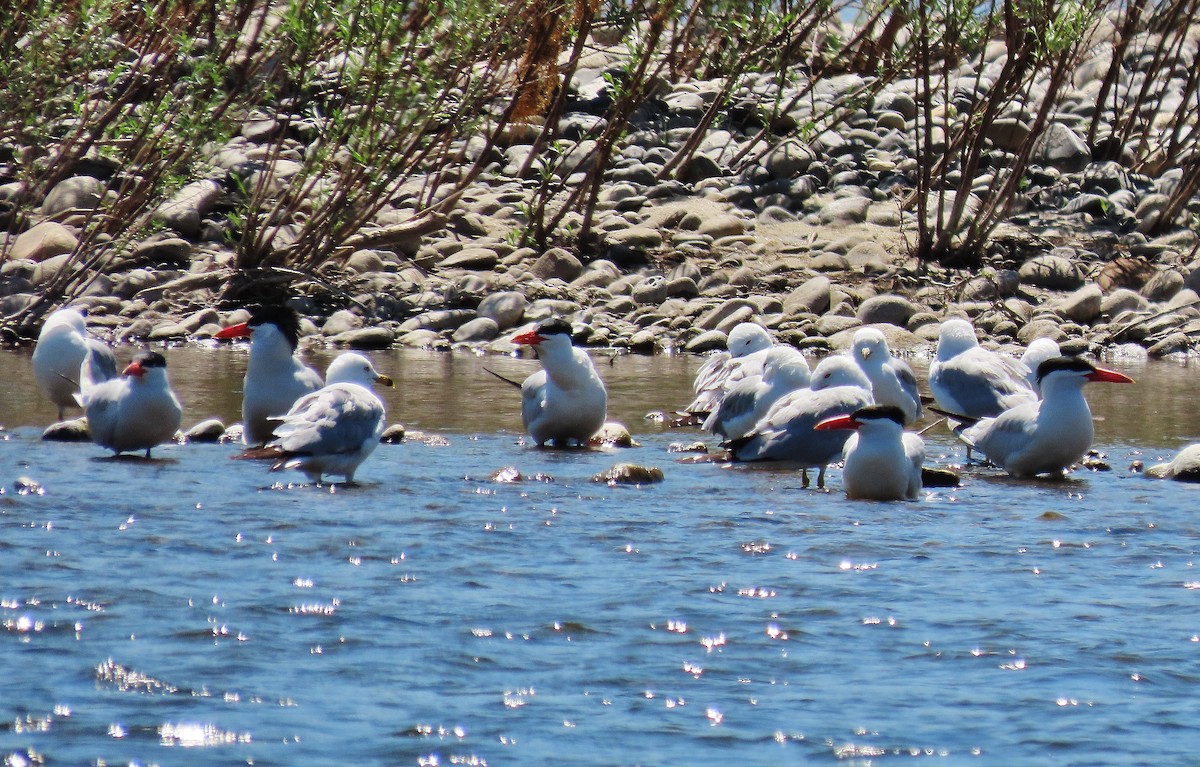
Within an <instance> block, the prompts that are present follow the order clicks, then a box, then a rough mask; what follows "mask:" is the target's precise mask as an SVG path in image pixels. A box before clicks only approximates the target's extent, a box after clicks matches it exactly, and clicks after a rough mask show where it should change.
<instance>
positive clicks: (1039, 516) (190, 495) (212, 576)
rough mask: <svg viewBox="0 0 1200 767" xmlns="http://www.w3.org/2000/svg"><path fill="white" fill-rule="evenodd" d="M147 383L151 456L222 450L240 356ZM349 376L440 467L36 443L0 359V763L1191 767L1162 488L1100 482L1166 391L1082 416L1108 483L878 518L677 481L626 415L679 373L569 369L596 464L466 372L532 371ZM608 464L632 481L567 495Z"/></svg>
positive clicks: (1192, 668) (1192, 546) (1025, 491)
mask: <svg viewBox="0 0 1200 767" xmlns="http://www.w3.org/2000/svg"><path fill="white" fill-rule="evenodd" d="M167 356H168V361H169V364H170V371H171V375H172V378H173V381H174V383H175V386H176V389H177V390H178V391H179V394H180V397H181V399H182V400H183V401H184V404H185V408H186V412H185V425H190V424H192V423H195V422H197V421H199V420H201V419H202V418H205V417H208V416H217V417H221V418H223V419H225V420H227V421H231V420H234V419H236V416H237V411H238V407H239V402H240V385H241V383H240V379H241V373H242V370H243V369H244V364H245V353H244V350H232V351H231V350H229V349H204V348H186V349H173V350H170V351H168V352H167ZM310 356H312V357H313V358H314V359H316V360H319V361H324V360H326V359H328V356H329V355H327V354H324V353H322V354H314V355H310ZM373 356H374V358H375V361H376V365H377V367H378V368H379V369H380V370H381V372H385V373H388V374H390V375H392V376H393V377H395V378H396V379H397V381H398V382H399V388H398V390H396V391H394V392H389V393H388V394H387V395H386V397H385V398H386V400H387V403H388V406H389V411H390V416H391V417H390V419H389V420H391V421H399V422H403V423H405V424H406V425H408V426H409V427H410V428H413V429H422V430H428V431H433V432H436V433H438V434H441V435H443V436H445V437H446V439H447V440H448V442H449V444H448V445H438V444H423V443H407V444H402V445H395V446H390V445H383V446H381V447H380V448H379V450H378V451H377V452H376V453H375V454H374V455H373V456H372V457H371V458H370V459H368V461H367V463H365V464H364V465H363V467H362V469H361V470H360V472H359V479H360V481H361V482H362V484H361V485H360V486H358V487H353V488H341V487H337V488H335V489H333V490H330V489H329V488H318V487H314V486H308V485H301V484H294V485H289V484H281V483H287V482H288V481H294V482H297V483H298V482H299V480H300V476H299V475H297V476H288V475H279V474H268V473H267V472H266V468H265V467H264V466H263V465H262V464H261V463H257V462H251V461H233V460H229V458H230V456H231V455H233V454H234V453H235V452H236V448H234V447H233V446H227V445H189V446H186V447H180V446H165V447H163V448H160V449H158V450H156V451H155V456H156V460H154V461H151V462H146V461H141V460H116V461H114V460H110V459H105V458H104V457H103V455H104V454H103V451H101V450H99V449H97V448H95V447H93V446H91V445H70V444H52V443H45V442H42V441H40V439H39V436H40V430H41V426H42V425H44V424H46V423H48V422H49V421H50V420H52V419H53V416H54V411H53V409H52V408H51V406H50V405H49V404H48V403H46V402H45V401H43V400H41V399H40V398H39V397H38V396H37V394H36V392H35V390H34V386H33V383H32V377H31V375H30V374H29V372H28V354H27V353H22V352H4V353H0V375H3V376H4V377H5V379H6V380H7V381H8V382H9V385H8V387H7V390H6V392H5V394H4V396H3V400H2V401H0V422H3V423H5V424H6V425H7V426H8V427H9V431H8V433H7V435H6V436H7V439H5V440H3V441H0V467H2V469H3V473H2V474H0V482H2V483H3V493H2V494H0V626H2V627H3V631H0V669H2V670H3V680H4V681H3V685H2V688H0V689H2V692H0V754H3V755H5V756H6V758H7V760H8V762H7V763H13V764H25V763H29V762H35V761H36V759H37V758H39V757H40V758H44V759H45V760H46V762H47V763H58V764H98V763H105V764H163V765H170V764H184V763H203V764H251V763H252V764H255V765H297V764H335V763H339V764H341V763H344V764H371V765H374V764H414V765H433V764H438V765H448V764H491V765H502V764H530V765H534V764H560V763H561V764H571V765H633V764H641V765H728V764H735V763H736V764H767V763H791V764H833V763H844V764H861V765H866V764H882V763H898V762H903V763H914V759H915V761H916V763H935V764H946V765H951V764H980V765H984V764H987V765H992V764H995V765H1018V764H1019V765H1042V764H1044V765H1089V766H1092V765H1130V764H1185V763H1190V762H1193V761H1194V760H1195V754H1196V751H1197V747H1198V746H1200V736H1197V735H1196V734H1195V726H1194V725H1195V708H1194V707H1195V702H1194V701H1195V689H1196V684H1197V683H1198V682H1200V610H1198V609H1197V607H1198V601H1197V600H1200V573H1198V572H1197V571H1196V568H1195V567H1194V566H1193V561H1194V560H1195V558H1196V549H1197V542H1198V541H1200V516H1198V515H1197V509H1198V507H1200V495H1197V493H1200V488H1197V487H1194V486H1188V485H1182V484H1178V483H1171V482H1153V481H1150V480H1146V479H1144V478H1142V477H1140V476H1138V475H1136V474H1133V473H1131V472H1130V471H1129V470H1128V466H1129V465H1130V463H1131V462H1132V461H1133V460H1135V459H1140V460H1145V461H1146V462H1147V463H1153V462H1157V461H1159V460H1163V459H1165V458H1166V457H1168V456H1169V455H1171V454H1172V453H1173V451H1174V450H1175V449H1177V448H1178V447H1180V446H1181V445H1183V444H1185V443H1187V442H1188V441H1192V440H1195V439H1197V438H1200V417H1198V416H1197V413H1196V408H1195V407H1194V405H1193V403H1194V401H1195V397H1196V394H1197V386H1196V385H1195V384H1194V383H1193V379H1194V377H1195V374H1196V370H1195V368H1194V367H1192V366H1189V365H1186V364H1176V363H1165V362H1156V363H1136V364H1132V363H1126V364H1123V365H1122V364H1116V365H1114V366H1116V367H1120V368H1121V369H1123V370H1125V371H1126V372H1129V373H1130V374H1132V375H1134V376H1135V377H1136V378H1138V380H1139V383H1138V385H1136V386H1103V385H1096V386H1092V387H1090V388H1089V395H1090V399H1091V401H1092V403H1093V410H1094V411H1095V413H1096V415H1097V417H1098V418H1099V419H1100V423H1098V424H1097V447H1098V448H1099V449H1101V450H1102V451H1103V452H1105V453H1106V454H1107V456H1108V460H1109V462H1110V464H1111V465H1112V467H1113V470H1112V471H1110V472H1081V473H1076V474H1074V475H1073V476H1072V478H1071V479H1069V480H1067V481H1062V482H1024V481H1022V482H1018V481H1013V480H1008V479H1004V478H1002V477H1000V476H998V475H997V473H996V472H995V471H993V470H989V469H983V468H968V469H967V470H966V476H965V483H964V485H963V486H962V487H961V488H958V489H955V490H952V491H948V490H936V491H927V494H926V497H925V498H924V499H923V500H921V501H919V502H916V503H897V504H880V503H867V502H851V501H847V500H846V499H845V498H844V497H843V496H842V495H841V493H840V492H839V488H840V479H839V474H838V471H837V470H836V469H835V470H831V472H830V476H829V486H830V491H829V492H822V491H818V490H815V489H805V488H803V487H801V482H800V478H799V476H798V475H796V474H794V473H791V472H781V471H762V470H758V471H756V470H745V469H730V468H726V467H722V466H718V465H705V464H699V465H690V464H681V463H678V462H677V460H676V459H677V456H676V455H674V454H670V453H668V452H667V446H668V445H669V444H670V443H672V442H690V441H693V440H695V439H699V438H700V437H701V435H700V434H699V432H697V431H694V430H670V429H664V428H662V427H660V426H658V425H655V424H653V423H651V422H647V421H644V420H643V418H642V416H643V415H644V414H645V413H646V412H647V411H650V410H654V409H659V408H669V407H673V406H679V405H682V404H684V403H685V402H686V401H687V400H688V399H689V393H690V390H689V385H690V378H691V374H692V372H694V370H695V369H696V367H697V365H698V364H699V360H697V359H695V358H687V357H667V358H645V357H617V358H614V359H612V360H611V364H608V361H607V360H606V361H605V364H604V365H603V366H602V374H603V375H604V376H605V378H606V379H607V381H608V383H609V386H610V391H611V393H612V399H613V403H614V407H613V412H612V416H613V417H614V418H617V419H619V420H622V421H624V422H625V423H626V424H628V425H629V426H630V427H631V429H632V430H633V431H634V432H635V435H636V438H637V439H638V441H639V442H640V443H641V445H642V446H641V447H640V448H635V449H631V450H624V451H619V452H615V453H613V452H578V451H571V452H554V451H539V450H535V449H533V448H530V447H528V446H524V445H521V444H518V441H519V436H520V420H519V416H518V415H517V412H518V403H517V395H516V392H515V391H513V390H512V389H510V388H509V387H507V386H506V385H505V384H503V383H501V382H499V381H497V380H496V379H494V378H492V377H491V376H489V375H488V374H487V373H486V372H485V370H484V368H485V366H486V367H487V368H490V369H493V370H495V371H497V372H500V373H503V374H505V375H507V376H509V377H511V378H519V377H520V376H522V375H523V374H525V373H526V372H528V371H530V370H532V369H533V365H535V364H536V363H533V362H531V361H528V360H516V359H508V358H495V357H489V358H480V357H475V356H471V355H465V354H463V355H448V354H433V353H421V352H388V353H381V354H377V355H373ZM927 440H928V443H929V455H930V458H931V463H938V464H947V463H951V462H953V461H957V460H961V457H962V450H961V449H960V448H959V447H958V446H956V445H955V444H954V443H953V441H952V440H951V439H949V437H948V436H947V435H946V434H945V432H943V431H942V430H941V428H940V427H935V428H934V429H933V430H931V431H930V433H929V434H928V435H927ZM618 461H634V462H637V463H641V464H646V465H653V466H658V467H660V468H662V469H663V470H664V471H665V472H666V476H667V478H666V481H665V482H663V483H661V484H658V485H653V486H647V487H642V488H632V487H615V488H610V487H607V486H605V485H598V484H594V483H592V482H590V481H589V478H590V477H591V476H592V475H593V474H595V473H596V472H598V471H601V470H603V469H605V468H608V467H610V466H611V465H613V464H614V463H616V462H618ZM504 466H515V467H517V468H518V469H519V470H520V471H521V472H522V473H523V474H524V475H525V476H526V477H527V478H529V479H526V480H525V481H523V482H517V483H499V482H495V481H492V480H491V479H490V476H491V475H492V473H493V472H495V471H496V470H497V469H499V468H501V467H504ZM19 477H27V478H30V479H32V480H35V481H36V482H37V483H39V485H40V488H41V490H40V492H31V493H22V491H21V486H19V485H18V483H17V482H16V480H17V479H18V478H19ZM181 749H182V750H181Z"/></svg>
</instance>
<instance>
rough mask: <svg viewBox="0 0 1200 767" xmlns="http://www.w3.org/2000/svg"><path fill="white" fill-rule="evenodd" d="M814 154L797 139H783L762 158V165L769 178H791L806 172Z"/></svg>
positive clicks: (813, 160)
mask: <svg viewBox="0 0 1200 767" xmlns="http://www.w3.org/2000/svg"><path fill="white" fill-rule="evenodd" d="M816 159H817V158H816V155H815V154H813V151H812V150H811V149H809V148H808V146H806V145H805V144H802V143H800V142H799V141H793V140H788V141H784V142H782V143H781V144H779V145H778V146H776V147H775V148H774V149H772V150H771V151H770V152H769V153H767V156H766V157H764V158H763V167H765V168H766V169H767V174H768V175H769V176H770V177H771V178H792V177H793V176H800V175H803V174H804V173H807V172H808V169H809V167H811V166H812V164H813V163H814V162H815V161H816Z"/></svg>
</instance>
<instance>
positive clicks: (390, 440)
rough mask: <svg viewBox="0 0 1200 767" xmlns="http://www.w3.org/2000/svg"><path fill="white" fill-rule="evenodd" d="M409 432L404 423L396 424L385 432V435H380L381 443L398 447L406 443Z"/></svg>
mask: <svg viewBox="0 0 1200 767" xmlns="http://www.w3.org/2000/svg"><path fill="white" fill-rule="evenodd" d="M406 433H407V430H406V429H405V428H404V424H402V423H394V424H392V425H391V426H389V427H387V428H386V429H384V430H383V434H381V435H379V441H380V442H382V443H384V444H385V445H398V444H400V443H401V442H403V441H404V437H405V435H406Z"/></svg>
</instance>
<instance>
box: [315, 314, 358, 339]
mask: <svg viewBox="0 0 1200 767" xmlns="http://www.w3.org/2000/svg"><path fill="white" fill-rule="evenodd" d="M362 324H363V321H362V317H359V316H358V315H357V314H355V313H354V312H352V311H350V310H348V309H341V310H338V311H336V312H334V313H333V314H331V315H329V318H328V319H326V320H325V323H324V324H323V325H321V332H322V333H323V334H325V335H327V336H336V335H339V334H341V333H345V332H347V331H350V330H354V329H356V328H360V327H362Z"/></svg>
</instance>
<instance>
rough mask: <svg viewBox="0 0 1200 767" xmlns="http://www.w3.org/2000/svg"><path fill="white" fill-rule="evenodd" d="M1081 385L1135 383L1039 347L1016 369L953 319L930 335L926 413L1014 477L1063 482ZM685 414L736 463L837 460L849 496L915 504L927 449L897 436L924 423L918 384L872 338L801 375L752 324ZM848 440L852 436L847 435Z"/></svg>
mask: <svg viewBox="0 0 1200 767" xmlns="http://www.w3.org/2000/svg"><path fill="white" fill-rule="evenodd" d="M1090 381H1100V382H1107V383H1132V382H1133V379H1131V378H1129V377H1128V376H1126V375H1124V374H1122V373H1118V372H1116V371H1113V370H1106V369H1103V368H1098V367H1096V366H1095V365H1093V364H1092V363H1091V362H1089V361H1087V360H1085V359H1082V358H1079V357H1068V356H1062V355H1061V354H1060V351H1059V348H1058V344H1056V343H1055V342H1054V341H1052V340H1049V339H1039V340H1037V341H1035V342H1033V343H1032V344H1030V346H1029V348H1028V349H1027V350H1026V351H1025V353H1024V355H1023V356H1022V357H1021V359H1015V358H1012V357H1007V356H1004V355H1002V354H999V353H997V352H994V351H991V350H989V349H985V348H984V347H982V346H980V345H979V342H978V341H977V340H976V337H975V329H974V328H973V327H972V326H971V324H970V323H969V322H967V321H966V320H963V319H957V318H955V319H949V320H946V321H945V322H943V323H942V325H941V328H940V330H939V337H938V346H937V354H936V357H935V358H934V360H933V362H932V363H931V364H930V366H929V382H928V383H929V390H930V392H931V393H932V400H933V403H934V405H933V406H931V407H930V408H929V409H930V410H932V411H934V412H936V413H938V414H939V415H942V416H945V418H946V419H947V422H948V423H949V425H950V428H951V429H952V430H953V431H954V433H955V434H957V435H958V437H959V438H960V439H961V440H962V441H963V442H964V443H965V444H966V445H967V452H968V457H969V456H970V452H971V450H972V449H976V450H979V451H980V452H982V453H983V454H984V456H985V457H986V458H987V460H988V461H989V462H991V463H992V464H994V465H996V466H998V467H1000V468H1002V469H1004V470H1005V471H1006V472H1008V473H1009V474H1010V475H1012V476H1014V477H1033V476H1038V475H1043V474H1058V475H1061V474H1062V473H1063V472H1065V471H1066V470H1067V469H1068V468H1069V467H1070V466H1071V465H1072V464H1074V463H1075V462H1077V461H1079V460H1080V459H1081V458H1082V457H1083V456H1084V454H1085V453H1087V451H1088V449H1089V448H1090V447H1091V444H1092V439H1093V437H1094V429H1093V425H1092V414H1091V410H1090V409H1089V408H1088V404H1087V400H1086V399H1085V398H1084V395H1083V386H1084V384H1086V383H1088V382H1090ZM694 389H695V394H696V397H695V399H694V400H693V402H692V403H691V404H690V405H689V406H688V408H687V412H688V413H690V414H694V415H697V416H703V417H704V428H705V429H707V430H709V431H711V432H713V433H714V434H719V435H721V436H722V437H724V438H725V441H724V442H723V443H722V444H723V445H724V446H725V447H727V448H728V449H729V452H730V456H731V458H732V459H733V460H735V461H769V462H774V463H779V464H784V465H790V466H794V467H796V468H799V469H801V470H802V471H804V472H805V482H806V483H807V470H808V469H818V470H819V474H818V478H817V483H818V485H820V486H823V485H824V478H825V468H826V467H827V466H828V465H829V464H831V463H834V462H836V461H838V460H839V459H840V460H842V461H843V466H844V468H843V472H842V478H843V482H844V484H845V487H846V494H847V495H848V496H850V497H852V498H866V499H876V500H898V499H910V500H911V499H915V498H916V497H917V496H918V494H919V493H920V492H921V475H922V464H923V462H924V460H925V445H924V440H923V439H922V438H921V436H920V435H919V434H917V433H915V432H911V431H906V430H905V427H907V426H911V425H913V424H914V423H915V422H916V421H917V419H919V418H920V417H921V415H922V411H923V406H924V402H923V398H922V396H921V394H920V390H919V388H918V384H917V379H916V376H915V375H914V374H913V371H912V369H911V368H910V367H909V366H908V364H907V363H905V362H904V361H903V360H901V359H898V358H896V357H893V356H892V354H891V351H890V349H889V348H888V343H887V338H886V336H884V334H883V333H882V332H880V331H879V330H878V329H875V328H862V329H860V330H859V331H858V332H857V333H855V335H854V340H853V344H852V345H851V348H850V353H849V354H848V355H838V356H832V357H827V358H826V359H824V360H822V361H821V362H820V363H818V364H817V366H816V367H815V368H814V369H812V370H811V371H810V370H809V368H808V364H807V361H806V360H805V358H804V357H803V355H801V354H800V353H799V352H798V351H796V350H795V349H792V348H791V347H788V346H784V345H776V344H775V343H774V342H773V341H772V339H771V337H770V335H769V334H767V332H766V331H765V330H763V329H762V328H761V327H759V326H758V325H755V324H752V323H743V324H741V325H739V326H737V327H735V328H734V329H733V330H732V331H731V332H730V334H729V343H728V351H727V352H724V353H722V354H718V355H714V356H713V357H711V358H710V359H709V360H708V361H707V362H706V363H705V364H704V365H703V366H702V367H701V369H700V371H699V372H698V373H697V376H696V381H695V384H694ZM845 430H853V431H854V432H856V433H854V434H846V433H845Z"/></svg>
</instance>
